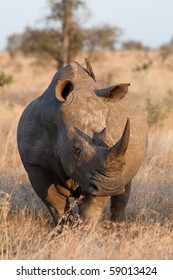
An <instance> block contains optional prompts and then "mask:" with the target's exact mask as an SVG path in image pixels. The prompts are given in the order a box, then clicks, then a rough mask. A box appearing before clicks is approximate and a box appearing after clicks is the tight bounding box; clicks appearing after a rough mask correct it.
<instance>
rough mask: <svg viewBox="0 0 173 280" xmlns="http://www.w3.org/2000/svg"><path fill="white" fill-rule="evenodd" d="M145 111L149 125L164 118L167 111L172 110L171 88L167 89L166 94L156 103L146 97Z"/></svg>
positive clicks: (172, 97)
mask: <svg viewBox="0 0 173 280" xmlns="http://www.w3.org/2000/svg"><path fill="white" fill-rule="evenodd" d="M145 111H146V115H147V121H148V124H149V126H152V125H153V124H155V123H157V122H159V121H162V120H164V119H165V118H166V117H167V116H168V114H169V113H171V112H173V90H169V91H168V95H167V96H166V97H165V98H164V99H163V100H160V101H157V103H154V102H153V101H152V100H151V99H150V98H147V100H146V108H145Z"/></svg>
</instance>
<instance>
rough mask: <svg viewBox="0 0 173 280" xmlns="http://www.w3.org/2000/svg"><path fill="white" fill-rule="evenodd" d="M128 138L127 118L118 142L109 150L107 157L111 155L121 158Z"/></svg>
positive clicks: (128, 126) (128, 123)
mask: <svg viewBox="0 0 173 280" xmlns="http://www.w3.org/2000/svg"><path fill="white" fill-rule="evenodd" d="M129 137H130V121H129V118H128V119H127V122H126V125H125V128H124V131H123V134H122V136H121V138H120V140H119V141H118V142H117V143H116V144H115V145H113V146H112V147H111V148H110V150H109V155H113V156H116V157H119V156H121V157H123V156H124V155H125V153H126V151H127V148H128V144H129Z"/></svg>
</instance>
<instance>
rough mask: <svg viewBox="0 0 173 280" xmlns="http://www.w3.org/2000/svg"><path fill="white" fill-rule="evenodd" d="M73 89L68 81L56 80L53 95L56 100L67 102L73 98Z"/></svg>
mask: <svg viewBox="0 0 173 280" xmlns="http://www.w3.org/2000/svg"><path fill="white" fill-rule="evenodd" d="M73 89H74V85H73V83H72V82H71V81H70V80H63V81H62V80H58V83H57V85H56V87H55V95H56V98H57V99H58V100H59V101H60V102H68V101H69V100H70V101H71V99H72V98H73V94H72V91H73Z"/></svg>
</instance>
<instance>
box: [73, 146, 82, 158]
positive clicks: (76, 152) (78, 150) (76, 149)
mask: <svg viewBox="0 0 173 280" xmlns="http://www.w3.org/2000/svg"><path fill="white" fill-rule="evenodd" d="M74 152H75V155H77V156H79V155H80V153H81V149H80V148H79V147H74Z"/></svg>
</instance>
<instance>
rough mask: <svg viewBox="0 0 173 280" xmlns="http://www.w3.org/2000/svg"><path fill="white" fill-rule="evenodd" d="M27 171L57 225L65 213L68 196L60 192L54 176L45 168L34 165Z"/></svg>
mask: <svg viewBox="0 0 173 280" xmlns="http://www.w3.org/2000/svg"><path fill="white" fill-rule="evenodd" d="M27 171H28V177H29V180H30V182H31V185H32V187H33V189H34V190H35V192H36V193H37V195H38V196H39V197H40V198H41V200H42V201H43V202H44V204H45V205H46V206H47V208H48V209H49V212H50V214H51V215H52V217H53V221H54V224H55V226H56V225H57V224H58V221H59V219H60V218H61V216H62V215H63V213H64V208H65V205H66V198H65V197H63V196H62V195H60V194H59V193H58V191H57V189H56V187H55V185H54V184H53V182H52V176H51V175H50V174H49V173H48V172H46V171H45V170H44V169H42V168H40V167H38V166H34V167H30V168H28V170H27Z"/></svg>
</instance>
